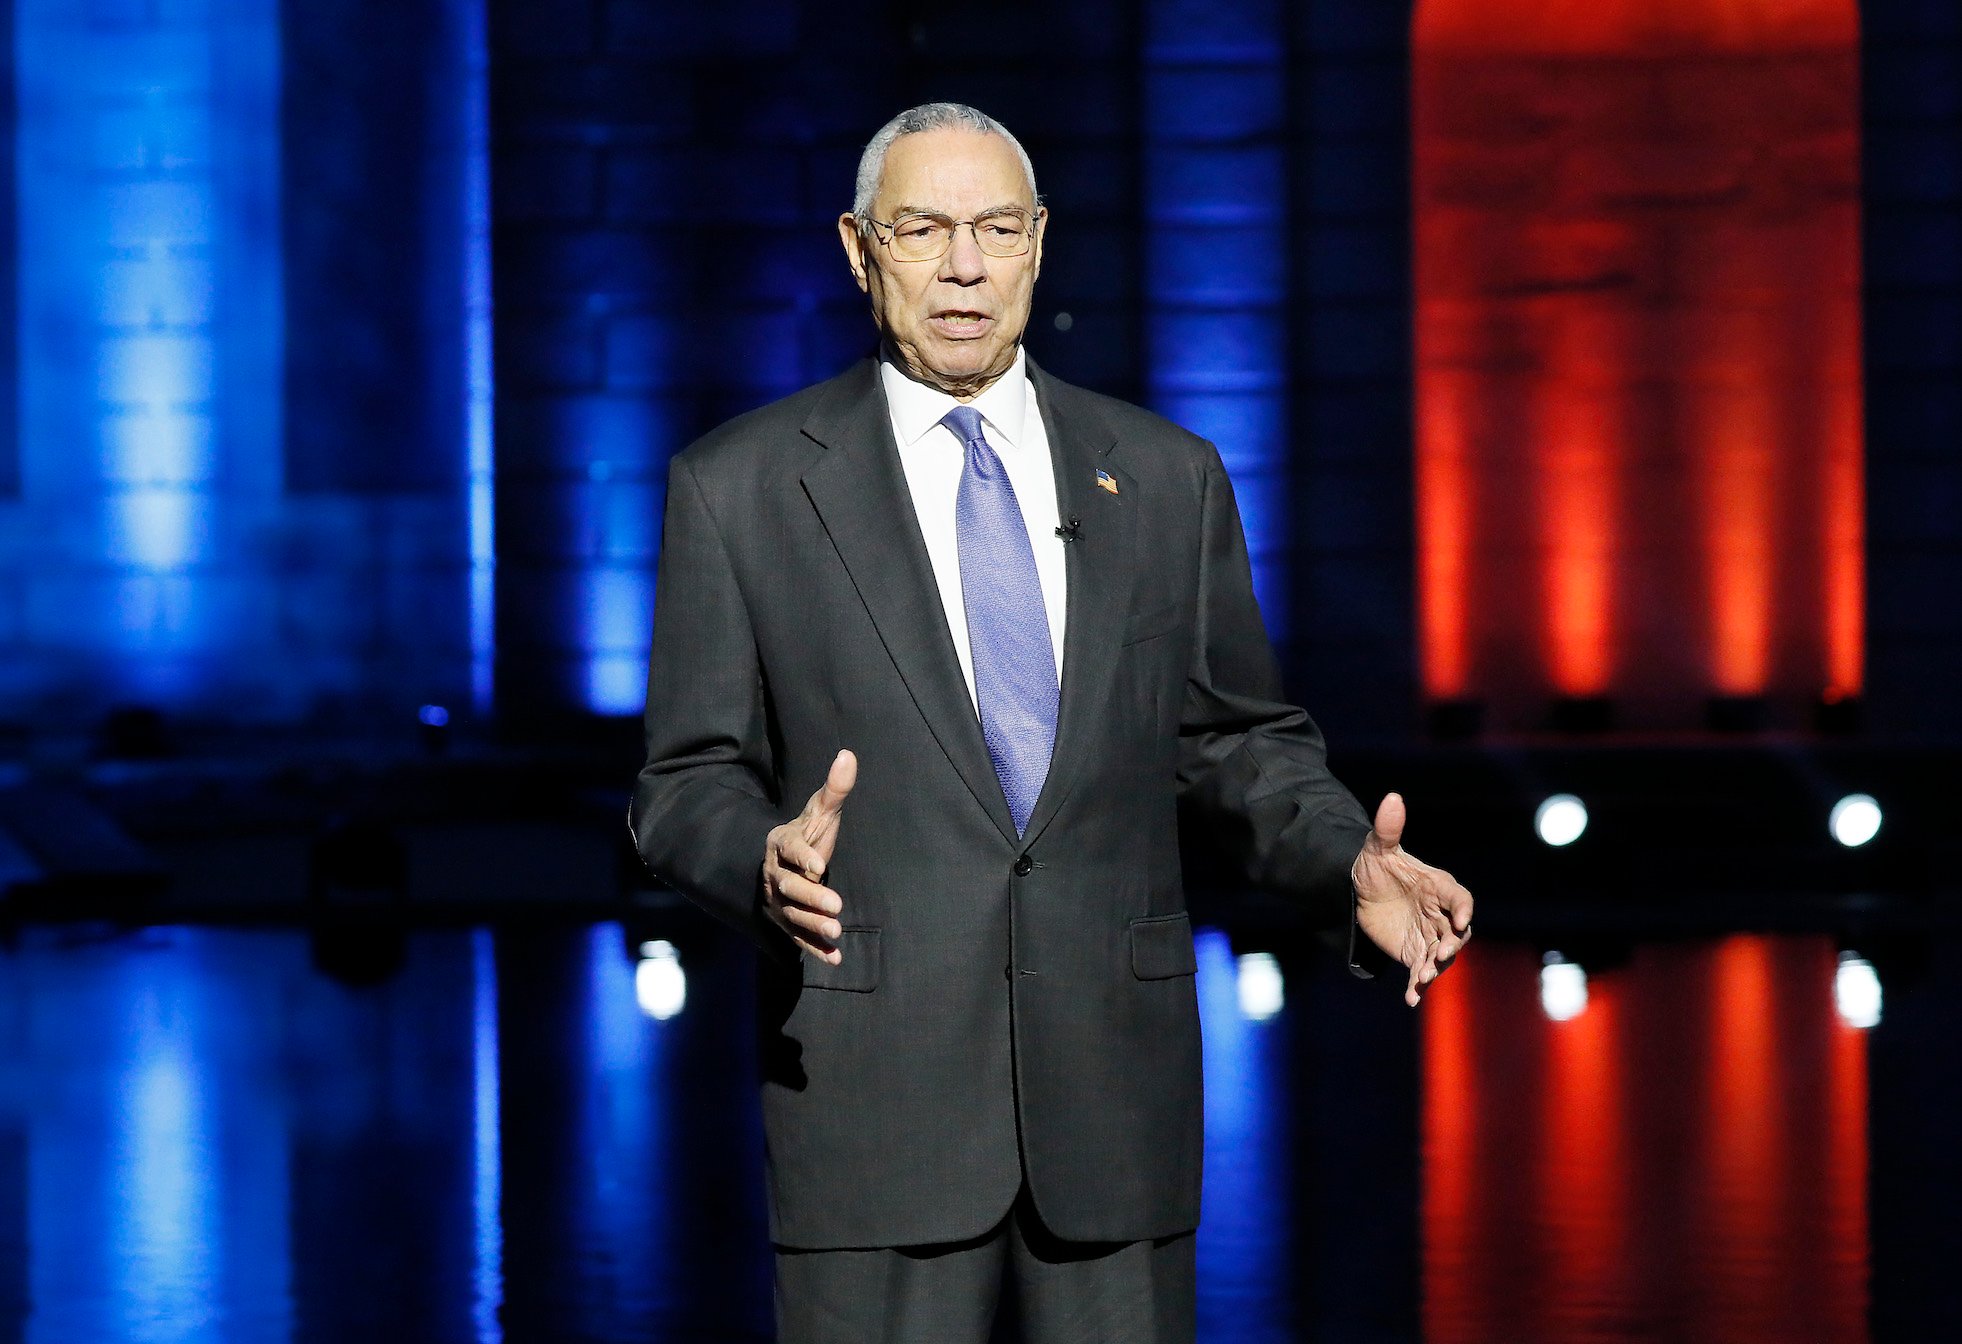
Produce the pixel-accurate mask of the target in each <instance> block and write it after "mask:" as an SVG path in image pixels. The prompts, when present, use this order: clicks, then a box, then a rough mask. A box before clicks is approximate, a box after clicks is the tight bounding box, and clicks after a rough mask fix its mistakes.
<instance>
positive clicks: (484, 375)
mask: <svg viewBox="0 0 1962 1344" xmlns="http://www.w3.org/2000/svg"><path fill="white" fill-rule="evenodd" d="M457 13H458V24H459V27H460V28H461V29H462V34H463V47H464V115H463V120H464V152H463V196H464V200H463V218H464V241H463V291H464V294H463V305H464V307H463V324H464V325H463V343H464V349H463V358H464V388H465V393H464V395H465V417H466V419H465V425H464V445H465V454H466V467H465V469H466V477H467V482H468V484H467V489H468V491H469V503H468V509H469V519H470V700H471V704H472V705H473V706H474V707H475V709H476V710H477V712H478V713H479V714H488V713H490V711H491V708H492V705H493V702H494V700H495V682H494V677H495V672H496V654H497V529H496V514H495V507H496V484H497V481H496V474H495V472H496V458H495V456H494V453H493V448H492V442H493V441H492V428H493V424H494V418H493V415H492V408H493V396H494V370H493V366H492V361H491V193H490V36H489V34H488V32H487V31H486V23H485V18H486V16H485V13H484V3H483V0H463V3H462V4H461V5H460V6H458V11H457ZM482 1337H483V1336H482V1334H481V1332H480V1339H481V1338H482Z"/></svg>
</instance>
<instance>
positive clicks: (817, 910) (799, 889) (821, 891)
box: [777, 870, 845, 938]
mask: <svg viewBox="0 0 1962 1344" xmlns="http://www.w3.org/2000/svg"><path fill="white" fill-rule="evenodd" d="M777 894H778V896H779V897H781V898H782V901H783V908H784V909H785V910H786V911H793V912H796V913H799V914H809V915H811V916H813V917H815V918H820V919H823V920H825V921H826V922H827V923H828V924H829V925H830V926H831V927H830V928H828V929H826V928H821V927H819V926H818V925H815V924H808V925H806V926H805V927H807V928H809V929H811V930H813V931H814V932H817V933H822V934H824V936H825V937H827V938H836V937H837V936H838V932H837V923H838V920H837V916H839V915H841V914H843V913H844V909H845V902H844V900H843V899H842V898H841V897H840V896H839V895H838V893H837V892H835V891H833V890H832V889H831V888H830V887H827V886H822V885H820V884H819V883H816V882H813V881H811V880H810V879H809V878H808V877H804V876H802V875H801V874H798V873H793V872H790V871H788V870H784V871H782V872H780V873H779V875H778V877H777Z"/></svg>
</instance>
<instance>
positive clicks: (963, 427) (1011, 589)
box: [941, 406, 1057, 835]
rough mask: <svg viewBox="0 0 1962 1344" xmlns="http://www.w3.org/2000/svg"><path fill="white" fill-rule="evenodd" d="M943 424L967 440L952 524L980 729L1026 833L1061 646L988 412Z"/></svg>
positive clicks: (963, 410)
mask: <svg viewBox="0 0 1962 1344" xmlns="http://www.w3.org/2000/svg"><path fill="white" fill-rule="evenodd" d="M941 423H942V424H944V425H946V426H947V427H948V428H949V429H951V430H953V431H954V435H955V437H956V438H958V439H960V441H961V442H962V443H963V444H965V445H966V446H967V461H966V463H965V465H964V466H963V467H962V469H961V485H960V492H959V493H958V494H957V495H956V496H955V497H954V533H955V538H956V542H957V544H958V547H959V550H960V557H961V602H962V604H963V605H964V606H965V607H966V608H967V643H968V650H969V653H970V654H971V655H972V657H973V659H974V698H975V701H976V703H977V705H978V707H979V708H980V711H981V736H982V737H983V738H985V739H986V740H987V743H988V755H989V757H990V758H991V759H992V760H993V761H994V763H995V777H996V778H997V779H999V780H1000V781H1001V791H1002V793H1003V794H1004V795H1005V796H1006V797H1007V799H1008V814H1009V815H1010V816H1011V817H1013V818H1014V819H1015V833H1016V834H1017V835H1020V834H1021V833H1022V832H1023V831H1025V830H1027V829H1028V825H1029V814H1030V813H1031V812H1033V811H1035V802H1036V795H1037V794H1039V793H1041V792H1042V781H1043V779H1044V778H1045V777H1047V775H1048V774H1049V756H1050V753H1051V752H1052V751H1053V750H1054V749H1055V745H1056V699H1057V690H1056V653H1055V646H1054V645H1053V644H1051V643H1050V640H1049V614H1048V610H1047V609H1046V608H1045V607H1044V606H1043V604H1042V583H1041V581H1040V580H1038V579H1037V577H1036V565H1035V552H1034V551H1033V550H1032V549H1030V546H1029V529H1028V524H1027V523H1025V522H1024V521H1023V519H1022V507H1021V505H1020V504H1018V503H1017V502H1016V500H1015V487H1014V485H1013V484H1012V483H1010V481H1009V479H1008V472H1007V471H1006V470H1005V469H1004V468H1003V467H1002V464H1001V459H1000V458H999V457H997V456H995V450H994V449H993V448H990V447H989V446H988V441H987V439H985V438H983V437H982V435H981V412H979V411H977V410H975V409H974V408H973V407H972V406H956V407H955V408H954V409H953V410H951V411H949V412H947V414H946V415H945V416H943V417H941Z"/></svg>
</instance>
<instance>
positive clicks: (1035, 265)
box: [1029, 205, 1049, 281]
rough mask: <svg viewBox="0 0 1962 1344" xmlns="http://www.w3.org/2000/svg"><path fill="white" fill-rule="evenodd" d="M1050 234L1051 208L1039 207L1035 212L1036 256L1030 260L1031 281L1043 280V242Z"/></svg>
mask: <svg viewBox="0 0 1962 1344" xmlns="http://www.w3.org/2000/svg"><path fill="white" fill-rule="evenodd" d="M1048 232H1049V207H1048V206H1046V205H1038V206H1037V207H1036V212H1035V256H1034V257H1032V258H1030V266H1029V279H1030V280H1032V281H1033V280H1039V279H1041V278H1042V240H1043V238H1044V237H1045V236H1046V235H1047V234H1048Z"/></svg>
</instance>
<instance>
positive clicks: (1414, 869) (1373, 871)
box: [1349, 793, 1472, 1008]
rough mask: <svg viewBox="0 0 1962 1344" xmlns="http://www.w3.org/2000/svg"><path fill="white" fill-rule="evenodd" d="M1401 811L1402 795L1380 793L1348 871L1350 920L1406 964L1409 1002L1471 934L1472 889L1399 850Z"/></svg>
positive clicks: (1405, 995)
mask: <svg viewBox="0 0 1962 1344" xmlns="http://www.w3.org/2000/svg"><path fill="white" fill-rule="evenodd" d="M1403 815H1404V814H1403V799H1402V798H1401V797H1400V796H1399V795H1397V794H1394V793H1392V794H1388V795H1385V797H1384V799H1383V802H1382V805H1381V806H1379V807H1378V808H1377V809H1376V826H1375V829H1374V830H1372V831H1371V832H1370V833H1369V839H1367V840H1365V841H1364V842H1363V847H1362V853H1360V854H1358V855H1357V856H1356V862H1355V866H1354V867H1352V868H1351V869H1350V870H1349V875H1350V879H1351V880H1352V881H1353V882H1354V883H1355V886H1356V924H1357V925H1358V926H1359V927H1360V928H1361V929H1362V931H1363V932H1364V933H1366V934H1368V935H1369V940H1370V941H1371V942H1373V943H1375V944H1376V945H1377V946H1378V947H1380V948H1382V949H1383V951H1384V952H1385V953H1387V954H1388V955H1390V956H1392V957H1395V958H1396V959H1397V960H1398V961H1400V962H1402V963H1403V964H1404V965H1405V966H1408V967H1409V968H1410V983H1409V985H1408V986H1406V987H1405V989H1404V991H1403V1001H1404V1002H1405V1003H1407V1004H1409V1005H1410V1006H1411V1007H1413V1008H1415V1007H1416V1006H1417V1001H1418V1000H1419V999H1421V998H1423V996H1424V990H1425V988H1426V987H1427V986H1429V984H1430V983H1431V981H1433V980H1435V979H1437V978H1438V976H1439V975H1441V974H1443V972H1444V969H1445V968H1446V967H1447V966H1449V965H1450V964H1451V959H1452V958H1453V957H1455V956H1457V955H1458V951H1459V949H1460V948H1462V947H1464V945H1465V943H1466V941H1467V940H1469V939H1470V938H1471V918H1472V894H1471V893H1470V892H1469V891H1466V890H1465V889H1464V888H1463V887H1462V886H1460V885H1459V884H1458V880H1457V879H1456V878H1454V877H1452V876H1451V874H1449V873H1447V872H1445V871H1444V870H1443V869H1442V868H1433V867H1431V865H1429V864H1428V863H1425V862H1424V861H1423V860H1422V859H1419V858H1416V857H1415V856H1413V855H1410V854H1406V853H1405V852H1404V849H1403V845H1402V843H1401V842H1402V840H1403Z"/></svg>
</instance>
